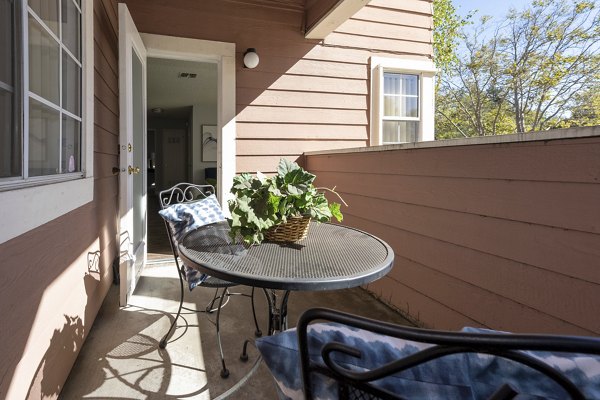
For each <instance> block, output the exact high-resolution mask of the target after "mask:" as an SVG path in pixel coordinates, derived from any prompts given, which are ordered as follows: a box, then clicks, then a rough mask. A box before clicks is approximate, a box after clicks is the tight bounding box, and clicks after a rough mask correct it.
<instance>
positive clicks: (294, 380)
mask: <svg viewBox="0 0 600 400" xmlns="http://www.w3.org/2000/svg"><path fill="white" fill-rule="evenodd" d="M463 330H464V331H467V332H494V331H489V330H482V329H477V328H464V329H463ZM332 341H333V342H339V343H344V344H347V345H350V346H352V347H355V348H358V349H360V350H361V353H362V356H361V358H354V357H351V356H348V355H344V354H341V353H336V354H335V355H334V358H335V359H336V361H337V362H338V363H339V364H341V365H343V366H344V367H346V368H349V369H354V370H365V369H373V368H376V367H379V366H382V365H384V364H386V363H388V362H391V361H393V360H397V359H400V358H403V357H406V356H408V355H410V354H413V353H415V352H417V351H419V350H422V349H424V348H427V347H429V346H430V345H428V344H424V343H418V342H412V341H409V340H402V339H397V338H392V337H389V336H384V335H380V334H376V333H373V332H369V331H365V330H362V329H358V328H354V327H349V326H345V325H342V324H337V323H318V324H312V325H309V327H308V347H309V357H310V358H311V362H314V363H317V364H321V365H324V362H323V359H322V358H321V349H322V348H323V346H324V345H325V344H326V343H329V342H332ZM256 345H257V347H258V349H259V351H260V353H261V355H262V356H263V358H264V360H265V363H266V365H267V367H269V369H270V371H271V374H272V375H273V377H274V378H275V381H276V383H277V389H278V394H279V396H280V398H282V399H303V398H304V396H303V391H302V378H301V376H300V370H301V367H300V355H299V350H298V337H297V335H296V330H295V329H290V330H288V331H285V332H282V333H280V334H277V335H274V336H267V337H262V338H260V339H257V340H256ZM525 353H528V354H530V355H533V356H534V357H537V358H540V359H542V360H543V361H545V362H547V363H548V364H550V365H552V366H553V367H555V368H556V369H558V370H559V371H562V372H563V373H564V374H565V375H567V376H568V377H569V379H571V380H572V381H573V382H574V383H575V384H576V386H577V387H579V388H580V390H582V392H583V393H584V395H585V398H586V399H596V400H600V357H598V356H593V355H585V354H567V353H550V352H539V351H535V352H534V351H527V352H525ZM312 378H313V379H312V386H313V391H314V394H313V397H314V398H315V399H337V396H338V387H337V384H336V382H334V381H333V380H332V379H330V378H328V377H325V376H323V375H320V374H314V375H312ZM502 383H509V384H510V385H511V386H512V387H514V388H515V389H517V390H518V391H519V392H520V393H522V394H521V395H519V397H518V398H519V399H529V400H533V399H536V400H541V399H563V398H566V397H567V396H566V393H565V392H564V391H563V390H562V389H561V388H560V387H558V385H557V384H556V383H554V382H551V381H550V380H549V379H548V378H545V377H543V376H542V375H541V374H540V373H539V372H537V371H534V370H532V369H531V368H528V367H525V366H523V365H521V364H516V363H514V362H512V361H510V360H507V359H503V358H500V357H495V356H489V355H482V354H471V353H466V354H464V353H463V354H454V355H450V356H446V357H443V358H440V359H436V360H433V361H429V362H427V363H424V364H422V365H419V366H416V367H414V368H411V369H408V370H406V371H403V372H400V373H396V374H393V375H391V376H388V377H386V378H383V379H380V380H378V381H376V382H374V384H375V385H377V386H380V387H382V388H387V389H389V390H391V391H393V392H395V393H400V394H401V395H402V396H403V397H405V398H409V399H413V398H414V399H430V400H462V399H481V398H488V397H489V396H491V395H492V393H494V391H495V390H496V389H497V388H498V387H499V386H501V384H502Z"/></svg>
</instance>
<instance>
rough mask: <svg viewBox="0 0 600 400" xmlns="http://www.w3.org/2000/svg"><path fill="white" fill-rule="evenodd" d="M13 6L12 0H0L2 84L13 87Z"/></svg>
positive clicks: (0, 78)
mask: <svg viewBox="0 0 600 400" xmlns="http://www.w3.org/2000/svg"><path fill="white" fill-rule="evenodd" d="M14 30H15V28H14V24H13V6H12V1H10V0H0V82H1V83H4V84H5V85H8V86H12V85H13V83H12V82H13V54H12V52H13V40H14V38H13V32H14Z"/></svg>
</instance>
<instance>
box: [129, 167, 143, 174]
mask: <svg viewBox="0 0 600 400" xmlns="http://www.w3.org/2000/svg"><path fill="white" fill-rule="evenodd" d="M127 171H129V175H131V174H139V173H140V167H132V166H131V165H130V166H129V167H127Z"/></svg>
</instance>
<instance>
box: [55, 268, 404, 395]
mask: <svg viewBox="0 0 600 400" xmlns="http://www.w3.org/2000/svg"><path fill="white" fill-rule="evenodd" d="M234 289H236V290H235V291H238V292H240V291H241V292H246V293H249V288H247V287H243V286H238V287H236V288H234ZM212 294H213V292H212V290H211V289H206V288H200V289H196V290H194V291H193V292H191V293H190V292H188V291H187V289H186V295H185V299H184V302H185V303H184V306H186V307H188V308H195V309H200V310H203V309H204V308H205V306H206V304H208V302H209V301H210V299H211V298H212ZM178 299H179V279H178V277H177V272H176V270H175V268H174V267H173V264H172V263H166V262H163V263H161V262H156V261H154V262H153V263H151V264H149V265H148V266H147V267H146V269H145V270H144V274H143V276H142V277H141V278H140V282H139V284H138V287H137V289H136V291H135V293H134V295H133V296H132V298H131V299H130V302H129V305H128V306H127V307H124V308H119V306H118V287H117V286H113V287H112V288H111V290H110V292H109V294H108V296H107V298H106V300H105V301H104V304H103V306H102V308H101V309H100V311H99V314H98V317H97V319H96V321H95V323H94V325H93V328H92V330H91V331H90V334H89V336H88V338H87V340H86V342H85V344H84V346H83V348H82V350H81V352H80V354H79V357H78V358H77V361H76V363H75V365H74V366H73V369H72V370H71V374H70V376H69V378H68V380H67V382H66V384H65V386H64V388H63V390H62V392H61V394H60V396H59V398H60V399H69V400H70V399H210V398H218V397H220V396H222V395H223V394H227V393H228V390H230V389H231V388H232V386H233V385H234V384H235V383H236V382H237V381H239V380H240V379H242V378H243V377H244V376H245V375H247V374H248V372H250V371H251V370H252V369H253V366H254V365H255V362H256V360H257V359H258V358H257V357H258V353H257V351H256V349H255V348H254V347H252V346H250V347H251V348H250V360H249V361H247V362H245V363H244V362H242V361H240V360H239V355H240V353H241V348H242V343H243V340H244V339H246V338H252V337H253V336H254V324H253V321H252V313H251V306H250V299H249V298H247V297H243V296H234V297H232V298H231V300H230V302H229V304H227V306H226V307H225V308H224V309H223V311H222V314H221V327H222V328H221V330H222V333H221V336H222V340H223V346H224V352H225V358H226V362H227V367H228V369H229V371H230V373H231V375H230V376H229V378H227V379H222V378H221V377H220V376H219V372H220V361H219V356H218V349H217V345H216V337H215V336H216V335H215V327H214V325H213V323H212V322H211V321H214V314H206V313H194V312H190V311H185V310H184V312H183V313H182V317H183V318H180V320H179V321H178V327H177V329H176V332H175V333H174V334H173V335H172V337H171V338H170V339H169V343H168V345H167V347H166V349H164V350H161V349H159V347H158V343H159V341H160V339H161V338H162V336H163V335H164V334H165V332H166V331H167V329H168V327H169V324H170V323H171V321H172V320H173V318H174V317H175V312H176V311H177V306H178ZM256 304H257V313H258V317H259V323H260V327H261V329H262V330H263V332H264V331H266V329H267V321H266V314H267V312H266V311H267V308H266V302H265V299H264V295H263V294H262V292H261V291H259V292H257V296H256ZM317 306H323V307H331V308H336V309H340V310H346V311H350V312H353V313H356V314H361V315H365V316H369V317H371V318H377V319H381V320H385V321H391V322H396V323H402V324H409V323H408V322H407V321H406V320H405V319H404V318H403V317H402V316H401V315H400V314H398V313H396V312H395V311H394V310H392V309H390V308H388V307H387V306H385V305H383V304H382V303H381V302H379V301H377V300H376V299H375V298H373V297H372V296H371V295H370V294H368V293H367V292H366V291H364V290H363V289H361V288H355V289H348V290H340V291H328V292H303V293H298V292H297V293H292V295H291V296H290V301H289V325H290V327H292V326H295V324H296V321H297V319H298V316H299V315H300V314H301V313H302V312H303V311H304V310H305V309H307V308H310V307H317ZM254 370H255V372H254V373H253V374H252V375H251V376H250V377H249V378H248V380H247V381H246V382H245V384H244V385H243V386H242V387H241V389H240V390H238V391H236V392H235V393H233V394H231V395H230V396H228V398H230V399H275V398H276V397H277V396H276V391H275V386H274V382H273V380H272V378H271V375H270V374H269V371H268V370H267V368H266V367H265V365H264V363H260V364H258V366H257V367H256V368H255V369H254Z"/></svg>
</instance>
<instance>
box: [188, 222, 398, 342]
mask: <svg viewBox="0 0 600 400" xmlns="http://www.w3.org/2000/svg"><path fill="white" fill-rule="evenodd" d="M179 254H180V257H181V259H182V260H183V262H184V264H186V265H188V266H190V267H193V268H197V269H198V270H199V271H201V272H203V273H206V274H208V275H211V276H214V277H216V278H220V279H224V280H227V281H231V282H234V283H239V284H243V285H247V286H253V287H258V288H262V289H263V290H264V292H265V295H266V297H267V300H268V303H269V317H270V318H269V334H272V333H273V332H274V331H275V330H284V329H286V328H287V300H288V297H289V294H290V291H298V290H334V289H345V288H351V287H355V286H360V285H363V284H366V283H369V282H373V281H375V280H377V279H379V278H381V277H382V276H384V275H385V274H387V273H388V272H389V271H390V269H391V268H392V265H393V261H394V251H393V250H392V248H391V247H390V246H389V245H388V244H387V243H385V242H384V241H383V240H381V239H379V238H377V237H375V236H373V235H371V234H369V233H366V232H363V231H360V230H358V229H354V228H350V227H346V226H342V225H336V224H330V223H317V222H311V224H310V228H309V231H308V235H307V237H306V238H305V239H303V240H301V241H299V242H296V243H281V242H263V243H262V244H260V245H254V246H250V247H249V248H247V247H245V246H244V245H243V244H242V242H241V240H232V239H231V237H230V236H229V226H228V224H227V223H226V222H221V223H216V224H211V225H206V226H203V227H200V228H198V229H196V230H194V231H191V232H189V233H188V234H187V235H185V236H184V238H183V239H182V240H181V241H180V244H179ZM269 289H270V290H269ZM275 289H278V290H282V291H284V293H283V296H282V298H281V302H280V304H279V305H278V304H277V294H276V292H275Z"/></svg>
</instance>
